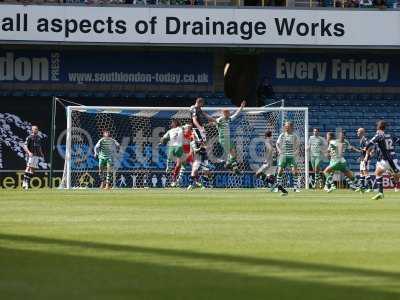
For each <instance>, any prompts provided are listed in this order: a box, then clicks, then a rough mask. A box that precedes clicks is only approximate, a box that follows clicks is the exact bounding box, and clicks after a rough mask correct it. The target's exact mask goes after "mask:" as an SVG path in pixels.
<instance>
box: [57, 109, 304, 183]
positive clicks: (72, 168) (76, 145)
mask: <svg viewBox="0 0 400 300" xmlns="http://www.w3.org/2000/svg"><path fill="white" fill-rule="evenodd" d="M203 110H204V111H205V112H207V113H208V114H209V115H210V116H212V117H213V118H217V117H220V116H221V114H222V111H223V110H229V111H230V112H231V113H232V114H233V113H234V112H235V111H236V110H237V107H206V108H203ZM173 119H176V120H179V121H180V123H181V124H182V125H184V124H189V123H191V115H190V111H189V108H188V107H112V106H68V107H67V128H66V145H65V167H64V176H63V182H64V187H66V188H91V187H98V186H99V184H100V178H99V175H98V162H97V160H96V159H95V158H94V145H95V144H96V142H97V141H98V140H99V139H100V138H101V135H102V132H103V131H104V130H109V131H110V133H111V136H112V137H113V138H114V139H115V140H117V141H118V143H119V144H120V150H119V152H118V153H116V154H115V157H114V158H113V162H114V164H113V180H112V182H113V183H114V184H113V185H114V187H121V188H150V187H167V186H169V185H170V183H171V178H170V177H171V174H170V170H167V168H168V164H167V151H168V145H162V144H160V138H161V137H162V136H163V134H164V133H165V132H166V131H167V130H169V129H170V124H171V121H172V120H173ZM285 121H291V122H292V123H293V124H294V130H295V133H296V134H297V135H298V136H299V137H300V141H301V142H300V151H299V155H298V158H297V163H298V167H299V170H300V173H301V174H300V175H301V176H300V180H301V186H302V187H303V188H306V189H307V188H308V183H309V180H308V177H309V168H308V161H309V158H308V152H307V143H308V130H309V129H308V108H306V107H261V108H260V107H256V108H253V107H249V108H244V109H243V110H242V112H241V113H240V114H239V116H238V117H237V118H236V119H235V120H233V121H232V122H231V124H230V131H229V135H230V137H229V138H230V141H231V144H232V145H233V146H232V147H234V149H235V152H236V156H237V162H238V165H239V172H238V173H232V172H231V171H230V170H228V169H227V168H226V165H225V162H226V156H227V153H225V151H224V149H223V147H222V146H221V144H220V143H219V140H218V129H217V126H216V124H215V123H208V124H206V125H205V129H206V136H207V140H206V146H207V154H208V158H209V161H210V165H211V166H212V170H211V172H212V173H213V175H214V176H213V180H212V183H210V186H212V187H215V188H217V187H221V188H251V187H262V186H263V183H262V182H261V181H260V180H259V179H257V178H256V177H255V172H256V170H257V169H258V168H259V167H260V166H261V165H262V164H263V161H264V159H265V154H266V148H265V138H264V136H265V132H266V131H271V132H272V135H273V141H274V143H275V142H276V140H277V138H278V136H279V134H280V133H282V130H283V128H282V124H283V123H284V122H285ZM275 161H276V159H275ZM274 166H275V168H276V162H275V164H274ZM190 169H191V167H190V165H187V166H186V168H185V169H184V172H183V173H184V176H183V179H182V182H181V186H182V187H185V186H187V185H188V180H189V173H190ZM291 181H292V179H291V176H290V174H289V173H288V174H287V175H285V180H284V182H286V184H287V185H290V184H291Z"/></svg>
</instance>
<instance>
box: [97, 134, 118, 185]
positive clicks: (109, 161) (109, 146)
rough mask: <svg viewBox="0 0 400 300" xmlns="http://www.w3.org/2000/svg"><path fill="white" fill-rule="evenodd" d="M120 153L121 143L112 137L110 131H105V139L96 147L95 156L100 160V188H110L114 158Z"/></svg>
mask: <svg viewBox="0 0 400 300" xmlns="http://www.w3.org/2000/svg"><path fill="white" fill-rule="evenodd" d="M118 151H119V143H118V142H117V141H116V140H114V139H113V138H112V137H111V136H110V131H108V130H104V131H103V137H102V138H101V139H100V140H99V141H98V142H97V144H96V146H95V147H94V156H95V157H98V158H99V175H100V181H101V184H100V188H104V187H105V188H106V189H109V188H110V181H111V173H112V168H113V165H114V158H115V155H116V154H117V152H118Z"/></svg>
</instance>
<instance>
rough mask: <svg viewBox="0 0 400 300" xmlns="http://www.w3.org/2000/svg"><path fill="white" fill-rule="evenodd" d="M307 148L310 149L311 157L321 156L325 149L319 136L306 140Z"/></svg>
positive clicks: (324, 144) (324, 143)
mask: <svg viewBox="0 0 400 300" xmlns="http://www.w3.org/2000/svg"><path fill="white" fill-rule="evenodd" d="M308 146H309V147H310V155H311V156H314V157H315V156H318V157H320V156H322V153H323V150H324V149H326V141H325V139H324V138H323V137H320V136H314V135H312V136H310V138H309V139H308Z"/></svg>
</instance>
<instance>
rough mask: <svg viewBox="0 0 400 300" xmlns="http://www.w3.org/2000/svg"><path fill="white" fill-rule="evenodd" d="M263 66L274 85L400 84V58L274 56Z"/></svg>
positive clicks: (274, 54) (268, 56)
mask: <svg viewBox="0 0 400 300" xmlns="http://www.w3.org/2000/svg"><path fill="white" fill-rule="evenodd" d="M261 65H262V68H261V69H262V74H261V76H262V77H267V78H268V79H269V80H270V82H271V83H272V84H273V85H325V86H381V85H385V86H398V85H400V55H389V54H380V55H374V54H341V53H337V54H329V53H327V54H323V53H305V54H303V53H299V54H289V53H288V54H285V53H283V54H276V53H273V54H266V55H265V56H264V57H263V60H262V63H261Z"/></svg>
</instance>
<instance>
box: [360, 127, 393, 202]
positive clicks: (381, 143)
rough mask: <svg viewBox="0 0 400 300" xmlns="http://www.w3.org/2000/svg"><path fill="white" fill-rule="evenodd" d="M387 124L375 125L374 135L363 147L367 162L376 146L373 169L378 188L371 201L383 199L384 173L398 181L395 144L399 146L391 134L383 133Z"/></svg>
mask: <svg viewBox="0 0 400 300" xmlns="http://www.w3.org/2000/svg"><path fill="white" fill-rule="evenodd" d="M386 127H387V124H386V122H385V121H382V120H381V121H379V122H378V123H377V131H376V135H375V136H374V137H373V138H372V139H371V140H370V141H369V143H368V144H367V146H366V147H365V151H366V153H367V155H366V156H365V158H364V161H365V162H367V161H368V160H369V156H370V152H371V149H372V147H373V146H374V145H376V156H377V162H376V169H375V176H376V179H375V182H376V185H377V187H378V194H376V195H375V196H374V197H372V199H373V200H379V199H383V198H384V195H383V178H382V176H383V174H384V173H385V172H389V173H391V175H392V176H393V178H394V180H395V182H398V181H399V179H400V166H399V162H398V160H397V158H396V153H395V147H394V146H395V144H397V145H400V139H399V138H397V137H394V136H392V135H391V134H388V133H385V130H386Z"/></svg>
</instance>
